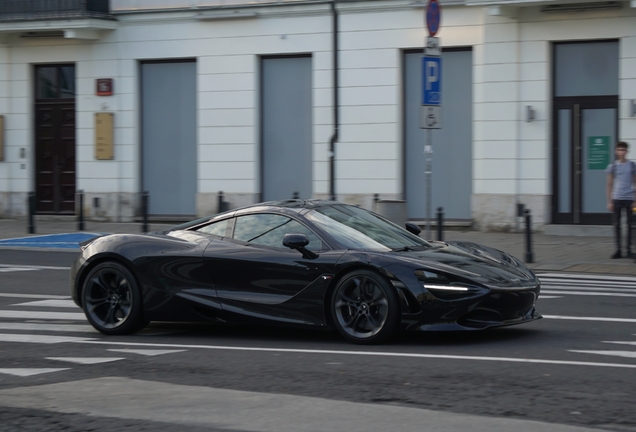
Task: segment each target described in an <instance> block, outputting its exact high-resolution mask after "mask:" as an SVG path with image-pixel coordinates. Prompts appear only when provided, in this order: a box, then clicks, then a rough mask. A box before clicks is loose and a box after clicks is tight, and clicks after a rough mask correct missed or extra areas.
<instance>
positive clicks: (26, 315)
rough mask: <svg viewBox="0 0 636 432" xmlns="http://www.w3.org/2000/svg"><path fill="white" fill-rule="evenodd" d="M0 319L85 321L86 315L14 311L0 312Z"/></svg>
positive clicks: (78, 313)
mask: <svg viewBox="0 0 636 432" xmlns="http://www.w3.org/2000/svg"><path fill="white" fill-rule="evenodd" d="M0 318H23V319H52V320H74V321H80V320H81V321H85V320H86V315H84V314H83V313H81V312H44V311H21V310H19V311H14V310H0Z"/></svg>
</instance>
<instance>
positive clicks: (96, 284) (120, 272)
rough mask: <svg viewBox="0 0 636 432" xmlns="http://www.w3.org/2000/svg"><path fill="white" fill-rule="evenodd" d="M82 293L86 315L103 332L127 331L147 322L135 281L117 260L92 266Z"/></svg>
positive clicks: (132, 330) (115, 333) (138, 327)
mask: <svg viewBox="0 0 636 432" xmlns="http://www.w3.org/2000/svg"><path fill="white" fill-rule="evenodd" d="M82 296H83V302H82V304H83V307H84V313H85V314H86V318H88V321H89V322H90V323H91V324H92V325H93V327H95V328H96V329H97V330H99V331H100V332H102V333H104V334H107V335H123V334H130V333H134V332H136V331H139V330H141V329H142V328H144V327H145V326H146V324H147V322H146V321H144V319H143V315H142V310H141V294H140V292H139V287H138V286H137V281H136V280H135V277H134V276H133V274H132V273H131V272H130V270H128V269H127V268H126V267H125V266H123V265H121V264H119V263H117V262H104V263H101V264H98V265H97V266H95V268H93V269H92V270H91V271H90V273H89V274H88V276H87V277H86V279H85V280H84V284H83V287H82Z"/></svg>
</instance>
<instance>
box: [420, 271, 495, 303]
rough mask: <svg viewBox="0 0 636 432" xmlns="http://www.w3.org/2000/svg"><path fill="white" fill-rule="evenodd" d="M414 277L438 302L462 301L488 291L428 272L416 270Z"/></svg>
mask: <svg viewBox="0 0 636 432" xmlns="http://www.w3.org/2000/svg"><path fill="white" fill-rule="evenodd" d="M415 276H416V277H417V279H418V280H419V281H420V282H422V286H423V287H424V289H425V290H426V291H428V292H429V293H431V295H433V296H435V297H436V298H438V299H440V300H462V299H467V298H471V297H475V296H478V295H482V294H486V293H487V292H488V291H489V290H488V288H484V287H480V286H478V285H473V284H469V283H466V282H463V281H454V280H452V279H451V278H449V277H448V276H445V275H441V274H439V273H434V272H431V271H428V270H416V271H415Z"/></svg>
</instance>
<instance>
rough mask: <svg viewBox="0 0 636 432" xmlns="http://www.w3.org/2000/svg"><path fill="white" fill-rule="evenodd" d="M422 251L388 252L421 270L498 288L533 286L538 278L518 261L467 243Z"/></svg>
mask: <svg viewBox="0 0 636 432" xmlns="http://www.w3.org/2000/svg"><path fill="white" fill-rule="evenodd" d="M431 244H432V247H431V248H427V249H424V250H405V251H399V252H388V253H389V254H391V256H392V257H393V258H396V259H398V260H400V261H405V262H408V263H410V264H411V265H417V266H420V267H421V268H422V269H429V270H433V271H435V270H437V271H440V272H443V273H446V274H452V275H455V276H458V277H462V278H465V279H469V280H472V281H474V282H477V283H480V284H483V285H486V286H490V287H500V288H520V287H531V286H536V284H537V282H538V281H537V277H536V276H535V274H534V273H533V272H532V270H530V269H529V268H527V267H526V266H525V265H524V264H523V263H522V262H521V261H519V260H518V259H516V258H514V257H512V256H511V255H509V254H507V253H505V252H502V251H500V250H498V249H494V248H491V247H488V246H484V245H480V244H477V243H469V242H447V243H444V242H431Z"/></svg>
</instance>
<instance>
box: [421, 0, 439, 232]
mask: <svg viewBox="0 0 636 432" xmlns="http://www.w3.org/2000/svg"><path fill="white" fill-rule="evenodd" d="M425 18H426V27H427V29H428V34H429V36H428V37H427V38H426V41H425V43H424V56H423V57H422V105H421V106H420V128H422V129H427V132H426V140H425V143H424V155H425V157H426V166H425V167H424V181H425V182H426V239H427V240H430V239H431V219H432V209H433V206H432V201H433V131H432V130H431V129H440V128H441V127H442V87H441V78H442V61H441V60H442V59H441V55H442V50H441V45H440V42H439V38H436V37H435V35H436V34H437V32H438V31H439V28H440V22H441V7H440V4H439V1H438V0H428V4H427V6H426V13H425Z"/></svg>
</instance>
